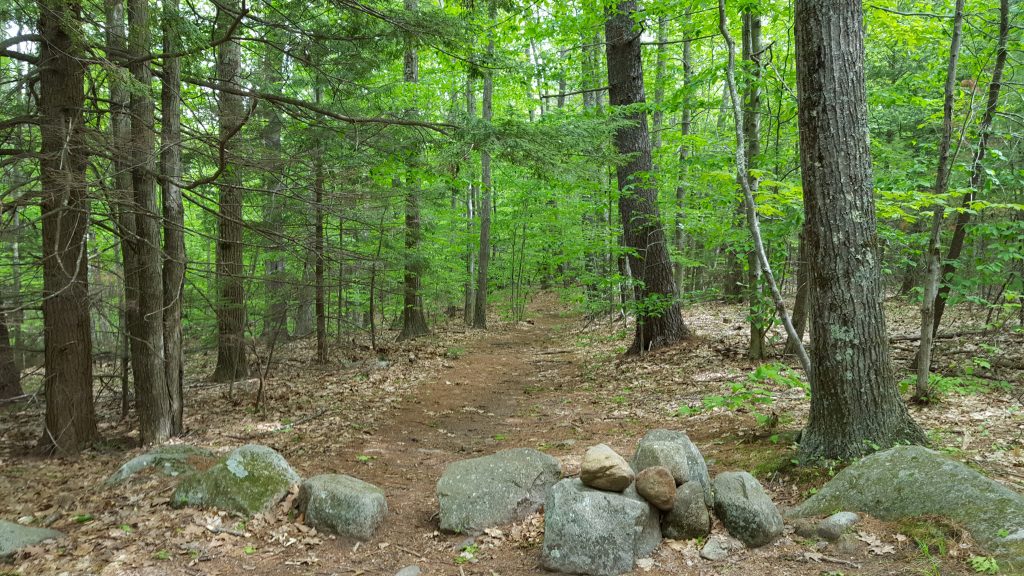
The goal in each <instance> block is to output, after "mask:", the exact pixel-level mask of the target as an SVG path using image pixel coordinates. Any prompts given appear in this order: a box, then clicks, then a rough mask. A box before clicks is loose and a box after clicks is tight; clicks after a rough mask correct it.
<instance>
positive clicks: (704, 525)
mask: <svg viewBox="0 0 1024 576" xmlns="http://www.w3.org/2000/svg"><path fill="white" fill-rule="evenodd" d="M710 532H711V514H710V512H708V507H707V506H705V505H704V488H703V487H702V486H701V485H700V482H694V481H693V480H691V481H689V482H687V483H686V484H683V485H682V486H680V487H679V488H676V501H675V504H674V505H673V506H672V510H671V511H670V512H669V513H668V514H665V516H664V518H662V519H661V533H662V534H663V535H664V536H665V538H672V539H673V540H692V539H693V538H703V537H704V536H707V535H708V534H709V533H710Z"/></svg>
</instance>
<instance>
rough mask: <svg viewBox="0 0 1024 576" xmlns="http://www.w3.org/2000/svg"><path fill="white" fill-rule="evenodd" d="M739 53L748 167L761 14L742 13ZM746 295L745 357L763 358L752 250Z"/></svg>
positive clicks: (756, 145) (754, 139)
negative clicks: (748, 307) (746, 339)
mask: <svg viewBox="0 0 1024 576" xmlns="http://www.w3.org/2000/svg"><path fill="white" fill-rule="evenodd" d="M742 57H743V63H744V68H745V69H746V76H745V79H744V82H743V136H744V139H745V140H744V142H745V144H746V151H745V152H746V156H747V168H748V169H750V168H757V164H758V162H759V156H760V155H761V17H760V16H759V15H757V14H754V13H753V12H750V11H746V12H744V13H743V50H742ZM748 182H749V183H750V191H751V193H752V194H754V195H755V196H756V195H757V189H758V186H759V182H758V178H757V177H756V176H750V175H749V173H748ZM747 298H748V304H749V305H750V342H749V345H748V347H747V357H748V358H750V359H751V360H763V359H764V357H765V353H766V350H765V343H764V333H765V330H766V328H765V326H766V324H767V323H768V319H767V318H766V317H765V316H766V315H765V314H764V313H763V312H762V311H761V309H762V307H761V263H760V261H759V260H758V258H757V254H756V253H755V252H754V251H750V252H748V253H747Z"/></svg>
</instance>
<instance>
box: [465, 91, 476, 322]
mask: <svg viewBox="0 0 1024 576" xmlns="http://www.w3.org/2000/svg"><path fill="white" fill-rule="evenodd" d="M466 116H467V117H468V118H469V119H470V121H472V120H473V119H475V118H476V88H475V82H474V81H473V73H472V72H471V71H467V72H466ZM466 156H467V160H468V161H467V162H466V164H467V165H468V166H469V170H468V172H469V186H468V187H466V233H467V234H466V237H467V241H466V283H465V286H464V287H463V292H464V304H463V306H464V308H463V311H462V312H463V318H462V319H463V321H464V322H465V323H466V325H467V326H472V324H473V319H474V318H476V314H475V308H476V254H474V251H473V248H475V243H474V242H473V240H472V235H473V228H474V222H475V220H476V203H477V197H478V196H479V195H480V185H479V184H477V181H476V168H475V167H474V165H473V151H472V149H470V150H469V151H468V153H467V155H466Z"/></svg>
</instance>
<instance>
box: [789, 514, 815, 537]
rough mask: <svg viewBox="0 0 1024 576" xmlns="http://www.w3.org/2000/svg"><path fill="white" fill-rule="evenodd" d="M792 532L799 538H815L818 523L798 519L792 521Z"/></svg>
mask: <svg viewBox="0 0 1024 576" xmlns="http://www.w3.org/2000/svg"><path fill="white" fill-rule="evenodd" d="M793 532H795V533H796V535H797V536H800V537H801V538H817V537H818V523H817V522H815V521H813V520H808V519H806V518H798V519H797V520H794V521H793Z"/></svg>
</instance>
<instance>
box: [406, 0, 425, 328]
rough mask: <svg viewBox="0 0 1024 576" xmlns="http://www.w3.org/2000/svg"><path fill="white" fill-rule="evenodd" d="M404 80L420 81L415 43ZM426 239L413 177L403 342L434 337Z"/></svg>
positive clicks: (410, 8)
mask: <svg viewBox="0 0 1024 576" xmlns="http://www.w3.org/2000/svg"><path fill="white" fill-rule="evenodd" d="M405 10H406V11H407V12H415V11H416V0H405ZM403 80H404V81H405V82H407V83H409V84H416V83H418V82H419V80H420V66H419V54H417V52H416V46H415V45H414V44H413V43H412V41H411V40H410V41H409V44H408V46H406V48H405V63H404V66H403ZM406 113H407V115H408V116H409V117H410V118H416V117H417V116H418V115H419V112H418V111H417V110H416V109H411V110H407V111H406ZM421 156H422V155H421V153H420V151H419V150H415V151H414V152H413V155H412V158H413V164H414V165H418V164H419V163H420V161H421ZM414 167H415V166H414ZM422 237H423V234H422V232H421V231H420V182H419V178H418V177H417V176H416V175H415V174H413V173H409V174H407V175H406V177H405V273H404V277H403V290H402V300H403V302H402V331H401V332H400V333H399V335H398V339H399V340H410V339H413V338H416V337H419V336H425V335H427V334H430V329H429V328H427V318H426V316H424V315H423V295H422V294H421V290H422V282H423V272H424V269H425V263H426V259H425V258H423V255H422V254H420V240H421V239H422Z"/></svg>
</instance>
